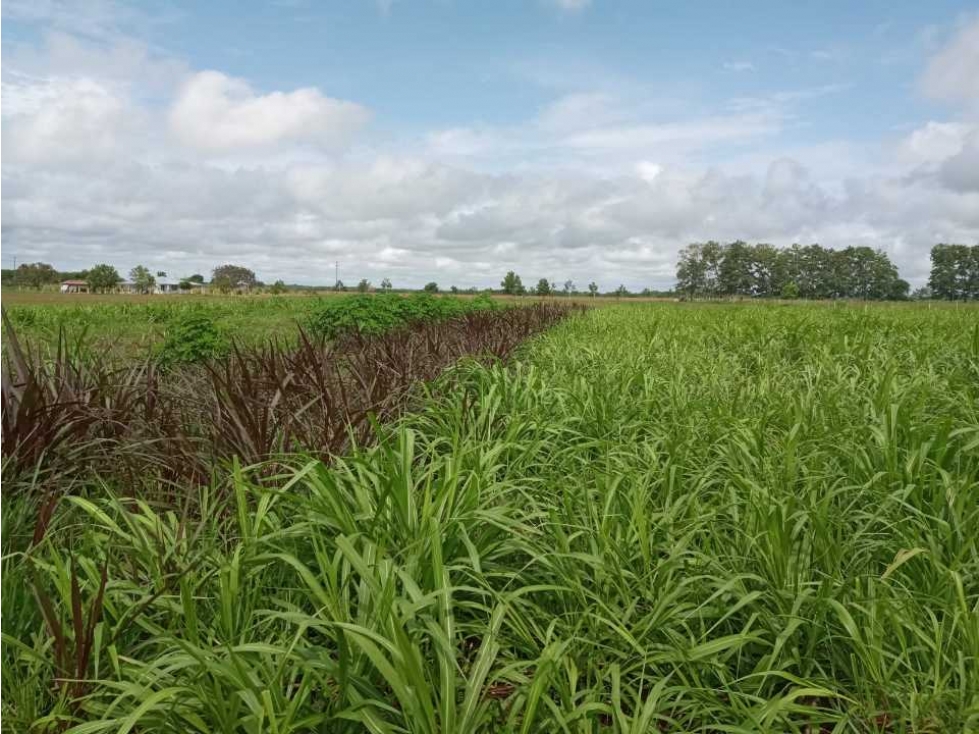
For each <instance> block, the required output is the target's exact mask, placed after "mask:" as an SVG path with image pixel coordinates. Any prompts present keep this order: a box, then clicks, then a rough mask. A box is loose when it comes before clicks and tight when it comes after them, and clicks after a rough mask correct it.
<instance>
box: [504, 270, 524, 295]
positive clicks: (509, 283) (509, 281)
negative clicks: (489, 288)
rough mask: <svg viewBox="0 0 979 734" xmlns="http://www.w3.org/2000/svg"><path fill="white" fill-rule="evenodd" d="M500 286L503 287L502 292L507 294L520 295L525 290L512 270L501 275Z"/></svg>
mask: <svg viewBox="0 0 979 734" xmlns="http://www.w3.org/2000/svg"><path fill="white" fill-rule="evenodd" d="M500 287H501V288H503V293H504V294H506V295H508V296H522V295H523V294H524V293H525V292H526V289H525V288H524V286H523V282H522V281H521V280H520V276H519V275H517V274H516V273H515V272H513V271H512V270H510V271H508V272H507V274H506V275H505V276H504V277H503V281H502V282H501V283H500Z"/></svg>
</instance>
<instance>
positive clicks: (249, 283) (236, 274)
mask: <svg viewBox="0 0 979 734" xmlns="http://www.w3.org/2000/svg"><path fill="white" fill-rule="evenodd" d="M256 283H257V281H256V279H255V273H253V272H252V271H251V270H249V269H248V268H245V267H242V266H240V265H221V266H219V267H216V268H214V272H213V273H211V285H213V286H214V287H215V288H217V289H218V290H220V291H224V292H227V291H235V290H247V289H248V288H253V287H254V286H255V285H256Z"/></svg>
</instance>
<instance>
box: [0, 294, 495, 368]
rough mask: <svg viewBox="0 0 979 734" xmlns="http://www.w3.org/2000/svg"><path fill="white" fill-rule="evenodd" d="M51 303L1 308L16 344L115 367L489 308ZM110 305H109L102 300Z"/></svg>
mask: <svg viewBox="0 0 979 734" xmlns="http://www.w3.org/2000/svg"><path fill="white" fill-rule="evenodd" d="M58 298H59V295H58V294H53V295H51V296H50V297H49V298H46V299H43V298H41V299H38V300H37V302H36V303H34V302H25V303H21V302H19V301H18V299H16V298H14V299H12V301H13V302H12V303H10V304H5V308H6V310H7V314H8V317H9V318H10V322H11V324H12V326H13V327H14V329H15V331H16V333H17V335H18V337H19V338H20V339H21V341H22V342H24V343H26V344H28V345H30V346H32V347H36V348H40V349H41V350H42V351H45V352H47V353H49V354H54V353H55V352H56V350H57V348H58V343H59V336H60V334H61V333H62V332H64V334H65V335H66V336H67V340H68V344H69V345H70V346H71V348H72V350H73V351H74V352H77V353H82V354H84V353H92V354H95V355H99V356H100V357H104V356H106V355H108V356H109V357H110V358H112V359H117V360H118V361H121V362H125V361H132V360H134V359H143V358H145V357H146V356H147V355H157V354H158V353H159V352H160V351H161V350H162V351H163V352H165V353H167V354H166V355H164V356H169V355H170V354H174V353H175V354H177V356H178V357H185V356H187V355H185V354H184V352H186V353H188V354H190V355H191V356H193V355H194V354H195V352H196V351H200V352H201V355H200V358H204V357H206V356H211V355H214V354H218V353H220V352H221V351H222V349H223V350H226V349H227V347H228V345H229V343H230V342H231V340H232V339H234V340H236V341H237V342H238V343H240V344H244V345H254V344H261V343H263V342H265V341H266V340H267V339H268V338H269V336H270V335H275V336H277V337H279V338H284V339H287V340H288V339H291V338H293V337H295V335H296V334H297V331H298V328H299V327H302V328H305V329H307V330H310V331H312V332H316V333H323V334H325V335H327V336H331V337H332V336H336V335H338V334H339V333H341V332H343V331H349V330H355V331H358V330H359V331H366V332H371V333H377V332H380V331H383V330H386V329H389V328H393V327H394V326H397V325H399V324H403V323H405V322H406V321H409V320H416V319H417V320H424V319H431V318H446V317H449V316H452V315H457V314H460V313H463V312H465V311H468V310H472V309H477V308H493V307H495V306H496V305H497V304H495V303H494V302H493V301H490V300H489V299H488V298H486V297H476V298H452V297H439V298H436V297H433V296H429V295H427V294H426V295H423V294H413V295H409V296H399V295H393V294H386V295H376V296H366V295H357V294H336V295H329V296H326V297H323V296H317V295H306V296H224V297H222V296H205V297H200V296H173V297H155V296H136V297H127V296H115V297H113V296H103V297H101V298H99V297H98V296H95V297H92V300H91V301H90V302H88V301H86V300H83V299H82V297H78V296H75V297H72V296H61V298H64V299H66V301H65V303H60V302H59V301H58V300H57V299H58ZM112 298H115V299H116V300H107V299H112ZM8 300H9V299H8ZM201 322H206V324H209V325H211V326H210V330H209V333H208V337H209V338H208V339H207V340H206V341H208V345H206V346H207V347H208V348H206V349H202V350H195V349H194V348H193V345H191V347H190V348H188V347H186V345H185V342H186V340H187V337H188V333H189V332H191V333H192V332H194V331H195V330H199V326H200V324H201ZM185 327H186V328H185ZM177 361H197V360H196V359H190V360H187V359H178V360H177Z"/></svg>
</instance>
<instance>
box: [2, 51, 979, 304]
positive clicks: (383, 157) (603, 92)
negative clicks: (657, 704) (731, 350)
mask: <svg viewBox="0 0 979 734" xmlns="http://www.w3.org/2000/svg"><path fill="white" fill-rule="evenodd" d="M955 43H957V41H956V42H953V46H954V44H955ZM943 53H945V52H943V51H940V52H939V54H938V56H936V58H941V54H943ZM11 59H14V60H15V61H16V64H15V65H14V67H15V69H14V70H11V69H10V68H8V67H10V66H11V64H10V63H9V61H10V60H11ZM4 61H5V64H4V77H3V83H4V86H3V107H2V111H3V142H4V143H5V144H6V145H7V156H6V157H4V159H3V169H2V172H3V186H4V196H3V200H2V215H3V223H4V244H8V245H12V246H13V247H16V249H17V251H18V253H19V254H20V255H22V256H24V257H30V258H33V259H41V260H46V261H51V262H54V263H56V264H57V265H58V266H60V267H64V268H72V267H83V266H87V265H90V264H91V263H93V262H96V261H108V262H112V263H114V264H116V265H117V266H118V267H119V268H120V269H128V268H130V267H132V265H134V264H137V263H140V262H142V263H144V264H147V265H149V266H151V267H153V268H156V267H159V268H160V269H164V270H167V271H168V272H169V271H171V270H175V271H178V272H206V271H208V270H209V269H210V268H212V267H213V266H214V265H216V264H218V263H220V262H221V261H226V260H227V261H235V262H241V263H242V264H245V265H248V266H249V267H252V268H253V269H255V270H256V271H257V272H258V274H259V276H260V277H262V278H263V279H265V280H268V281H271V280H275V279H277V278H280V277H281V278H283V279H285V280H287V281H293V282H312V283H328V282H331V281H332V279H333V263H334V262H335V261H336V260H339V261H340V263H341V272H340V277H341V278H343V279H344V281H346V282H356V281H357V280H359V279H360V278H362V277H366V278H368V279H370V280H372V281H373V282H379V281H380V279H381V278H383V277H390V278H391V279H392V280H393V281H394V282H395V284H396V285H416V286H417V285H421V284H423V283H424V282H426V281H428V280H432V279H436V280H438V281H439V282H440V284H441V285H443V286H448V285H450V284H451V282H452V281H455V282H456V284H457V285H460V286H468V285H480V286H486V285H494V284H496V283H498V282H499V280H500V278H501V277H502V273H503V272H505V271H506V270H507V269H510V268H514V269H516V270H517V271H518V272H519V273H520V274H521V275H522V276H523V278H524V281H525V282H531V281H535V280H536V279H537V278H540V277H547V278H551V279H555V280H559V281H561V280H564V279H565V278H571V279H573V280H575V281H576V282H579V283H586V282H588V281H590V280H592V279H596V280H597V281H598V282H599V283H600V284H601V285H602V286H603V287H614V286H615V285H617V284H618V283H620V282H621V283H625V284H626V285H627V286H628V287H630V288H642V287H644V286H650V287H667V286H669V285H670V284H671V283H672V281H673V272H674V264H675V257H676V253H677V251H678V250H679V248H680V247H682V246H683V245H684V244H686V243H687V242H689V241H692V240H702V239H707V238H714V239H720V240H726V239H735V238H745V239H751V240H759V241H769V242H773V243H774V244H778V245H788V244H791V243H792V242H795V241H800V242H812V241H819V242H822V244H824V245H828V246H836V247H840V246H846V245H849V244H868V245H870V246H873V247H881V248H883V249H885V250H886V251H888V252H889V253H890V254H891V256H892V257H893V258H894V259H895V262H896V263H897V264H898V265H899V267H900V268H901V270H902V273H903V274H904V275H905V277H908V278H909V279H911V280H913V281H915V282H916V283H920V282H921V281H922V280H923V279H924V278H925V277H927V268H928V259H927V252H928V249H929V248H930V246H931V245H932V244H933V243H935V242H938V241H966V242H971V241H975V240H977V239H979V181H977V180H976V175H975V172H976V171H979V140H977V132H976V130H977V126H976V124H975V123H974V122H973V121H970V120H969V119H961V120H941V121H938V120H936V121H932V122H929V123H927V124H923V125H921V126H920V127H919V128H918V129H916V130H913V131H911V132H910V133H908V134H907V135H906V136H905V137H903V138H902V139H901V140H897V141H892V142H890V143H887V142H886V141H881V143H880V145H879V146H875V145H868V144H865V143H863V142H861V143H860V144H859V145H857V144H856V143H850V142H847V141H845V140H839V141H838V140H831V141H820V142H813V143H809V144H807V145H801V144H797V145H796V146H795V147H792V145H791V143H792V142H793V141H792V140H791V139H789V137H788V136H787V135H786V134H785V133H786V131H787V130H788V129H790V128H791V126H792V125H793V124H795V123H796V122H798V121H799V119H800V118H801V116H802V112H803V111H804V110H809V109H812V108H813V107H814V106H815V105H818V104H820V103H821V100H822V98H824V97H827V96H829V95H832V94H835V93H836V92H839V91H842V90H843V89H845V88H846V87H845V85H841V84H830V85H824V86H821V87H814V88H808V89H795V90H788V91H782V92H773V93H769V94H765V95H758V96H755V97H750V98H741V99H736V100H723V99H720V100H717V101H716V102H714V103H713V104H706V103H705V104H695V103H690V102H684V103H683V104H680V103H676V102H675V101H673V100H671V101H668V102H667V101H664V99H665V98H657V97H655V96H654V95H653V94H652V93H651V92H650V90H649V89H644V88H642V87H641V86H638V85H633V86H631V87H629V88H628V89H625V88H623V87H621V86H616V85H614V84H604V83H602V80H601V78H600V76H595V77H588V84H587V85H586V86H584V87H582V86H581V84H583V82H580V81H579V85H578V86H575V85H570V86H557V87H548V88H547V89H548V92H549V93H550V94H552V95H555V96H554V98H553V99H552V100H551V102H550V103H549V104H545V105H543V106H542V107H541V109H540V110H539V111H538V112H537V114H534V115H531V116H529V117H527V118H526V119H525V120H523V121H517V122H512V123H510V124H508V125H506V126H491V125H480V124H472V125H465V124H463V125H459V126H456V127H448V128H447V129H443V130H432V131H422V132H420V133H418V135H417V136H415V137H413V138H412V139H411V140H410V142H407V143H406V142H404V141H403V140H402V141H397V140H394V141H392V140H390V139H383V138H381V137H379V136H377V135H374V136H371V135H369V134H366V133H365V134H364V136H363V138H360V139H359V140H361V141H363V144H362V145H361V146H359V147H357V148H350V147H347V148H344V147H342V146H339V145H337V144H338V143H343V142H344V141H347V140H350V139H351V135H352V134H353V133H355V132H356V131H358V130H359V129H360V128H361V127H363V126H364V124H365V122H366V120H367V117H368V112H367V111H366V110H365V109H364V108H363V107H361V106H359V105H356V104H353V103H351V102H343V101H339V100H332V99H330V98H328V97H326V96H324V95H323V94H322V93H321V92H319V91H318V90H316V89H305V90H298V91H293V92H272V93H269V94H262V93H259V92H257V91H255V90H253V89H251V88H250V87H249V86H248V84H247V83H245V82H243V81H241V80H238V79H234V78H231V77H229V76H226V75H224V74H221V73H219V72H215V71H210V72H201V73H194V72H192V71H191V70H189V69H188V68H187V67H186V65H185V64H183V63H182V62H180V61H179V60H174V59H170V58H166V57H162V56H161V55H159V54H156V53H151V52H150V51H149V50H147V49H146V47H144V46H141V45H140V44H135V43H130V42H127V41H125V40H124V39H123V40H121V41H114V42H112V43H111V44H108V45H106V44H102V45H99V46H93V45H91V44H88V43H87V42H81V41H78V40H77V39H73V38H71V37H68V36H49V37H48V38H47V39H46V40H45V41H44V43H43V44H42V45H41V46H39V47H38V48H37V49H35V50H34V51H33V52H31V50H30V49H28V48H21V49H19V50H17V51H16V53H15V54H14V55H13V56H8V54H7V49H6V48H5V56H4ZM147 80H152V83H151V84H150V85H149V86H150V87H151V88H152V89H151V92H147V88H148V87H147V84H148V81H147ZM828 101H829V100H827V102H828ZM395 122H396V121H395ZM184 146H190V147H191V149H192V150H191V151H190V152H188V151H187V150H186V149H185V147H184ZM875 149H876V150H878V151H879V152H878V153H876V154H875V153H873V152H872V151H873V150H875ZM201 152H203V153H204V154H205V155H199V153H201ZM208 154H214V155H208ZM440 267H441V268H443V269H444V272H442V273H437V272H436V271H437V269H438V268H440Z"/></svg>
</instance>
